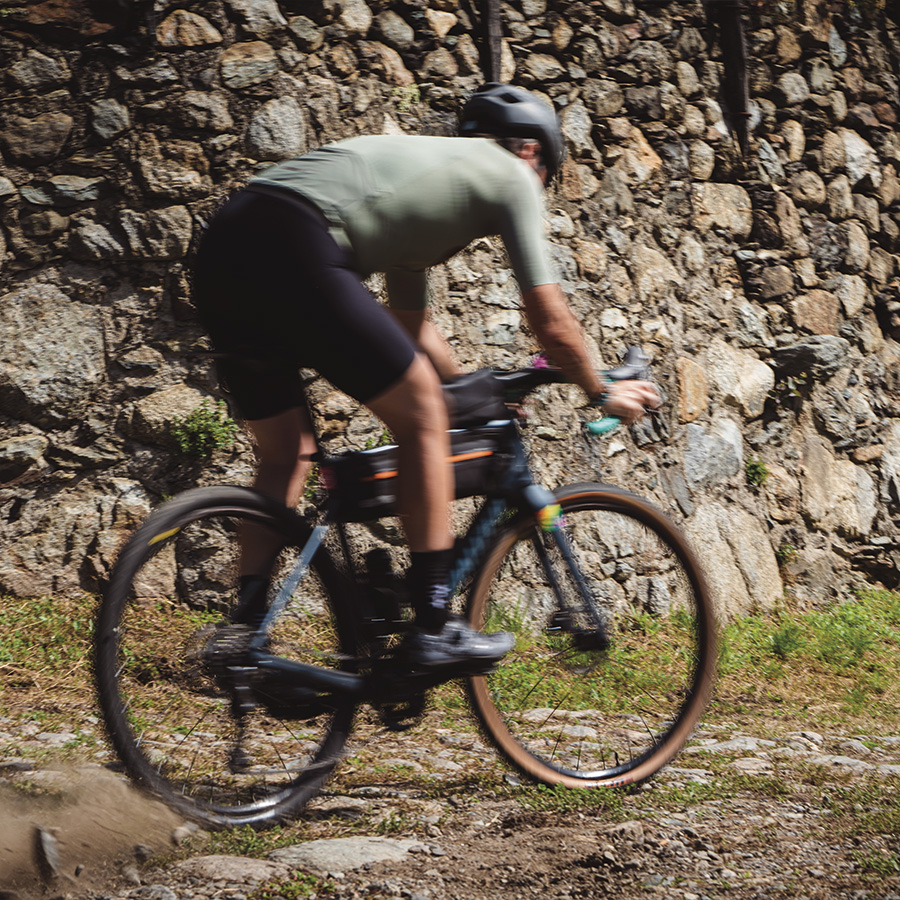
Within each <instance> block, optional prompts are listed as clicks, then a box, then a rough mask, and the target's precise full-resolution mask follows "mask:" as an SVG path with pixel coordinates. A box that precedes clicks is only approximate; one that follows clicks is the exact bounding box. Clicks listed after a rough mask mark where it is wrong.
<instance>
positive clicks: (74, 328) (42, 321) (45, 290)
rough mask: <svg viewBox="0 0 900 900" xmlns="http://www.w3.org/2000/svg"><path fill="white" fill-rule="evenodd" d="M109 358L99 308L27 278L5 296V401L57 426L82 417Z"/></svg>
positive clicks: (0, 308) (1, 340)
mask: <svg viewBox="0 0 900 900" xmlns="http://www.w3.org/2000/svg"><path fill="white" fill-rule="evenodd" d="M105 371H106V361H105V354H104V344H103V327H102V322H101V319H100V315H99V311H98V310H97V309H95V308H94V307H91V306H86V305H85V304H82V303H76V302H74V301H72V300H71V299H69V297H67V296H66V295H65V294H63V293H62V291H60V290H59V289H58V288H56V287H53V286H52V285H49V284H41V283H39V282H27V283H25V284H24V285H22V286H21V287H19V288H17V289H15V290H14V291H11V292H9V293H7V294H6V295H5V296H4V297H3V298H2V301H0V404H2V406H3V408H4V411H5V412H6V414H7V415H12V416H15V417H17V418H22V419H25V420H26V421H31V422H34V423H35V424H36V425H40V426H43V427H49V428H57V427H60V426H63V425H66V424H68V423H70V422H72V421H73V420H75V419H77V418H78V417H79V416H80V415H81V413H82V412H83V411H84V409H85V408H86V406H87V403H88V400H89V398H90V396H91V394H92V393H93V391H94V389H95V388H96V386H97V385H98V384H99V383H100V382H101V381H102V380H103V378H104V376H105Z"/></svg>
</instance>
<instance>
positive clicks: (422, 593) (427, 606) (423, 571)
mask: <svg viewBox="0 0 900 900" xmlns="http://www.w3.org/2000/svg"><path fill="white" fill-rule="evenodd" d="M452 556H453V550H452V549H449V550H431V551H428V552H425V553H411V554H410V559H411V564H410V567H409V594H410V600H411V602H412V607H413V610H415V613H416V624H417V625H419V627H420V628H424V629H425V630H426V631H435V632H436V631H440V630H441V629H442V628H443V627H444V625H445V624H446V622H447V618H448V617H449V615H450V589H449V586H448V584H447V579H448V576H449V575H450V560H451V558H452Z"/></svg>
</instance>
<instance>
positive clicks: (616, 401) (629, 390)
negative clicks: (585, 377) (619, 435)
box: [603, 381, 662, 425]
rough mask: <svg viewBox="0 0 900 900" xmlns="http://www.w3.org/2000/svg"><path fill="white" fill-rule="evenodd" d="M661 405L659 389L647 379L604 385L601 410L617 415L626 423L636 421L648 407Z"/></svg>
mask: <svg viewBox="0 0 900 900" xmlns="http://www.w3.org/2000/svg"><path fill="white" fill-rule="evenodd" d="M661 405H662V398H661V397H660V396H659V391H657V389H656V386H655V385H653V384H651V383H650V382H649V381H615V382H613V383H611V384H607V385H606V399H605V400H604V401H603V412H604V413H605V414H606V415H607V416H617V417H618V418H620V419H621V420H622V421H623V422H624V423H625V424H626V425H632V424H634V423H635V422H637V421H638V419H640V418H641V417H642V416H643V415H644V412H645V411H646V410H647V409H648V408H649V409H658V408H659V407H660V406H661Z"/></svg>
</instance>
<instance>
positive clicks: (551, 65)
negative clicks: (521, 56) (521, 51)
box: [525, 53, 566, 82]
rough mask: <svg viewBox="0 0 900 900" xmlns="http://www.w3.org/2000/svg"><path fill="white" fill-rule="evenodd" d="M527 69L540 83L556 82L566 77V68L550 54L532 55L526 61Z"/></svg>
mask: <svg viewBox="0 0 900 900" xmlns="http://www.w3.org/2000/svg"><path fill="white" fill-rule="evenodd" d="M525 68H526V69H527V70H528V72H529V73H530V74H531V75H532V76H533V77H534V78H535V79H537V80H538V81H541V82H546V81H556V80H557V79H560V78H563V77H564V76H565V75H566V68H565V66H563V64H562V63H561V62H560V61H559V60H558V59H557V58H556V57H555V56H550V54H549V53H532V54H530V55H529V56H528V58H527V59H526V60H525Z"/></svg>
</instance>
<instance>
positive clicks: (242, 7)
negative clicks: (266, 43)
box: [227, 0, 287, 38]
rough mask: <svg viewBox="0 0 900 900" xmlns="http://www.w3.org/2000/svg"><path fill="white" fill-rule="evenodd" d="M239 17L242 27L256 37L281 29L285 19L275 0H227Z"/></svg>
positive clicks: (285, 23) (267, 35)
mask: <svg viewBox="0 0 900 900" xmlns="http://www.w3.org/2000/svg"><path fill="white" fill-rule="evenodd" d="M227 2H228V5H229V6H230V7H231V8H232V9H233V10H234V11H235V12H236V13H237V14H238V15H239V16H240V17H241V20H242V22H243V25H244V28H246V29H247V31H249V32H250V33H251V34H254V35H256V36H257V37H261V38H266V37H269V36H271V35H273V34H275V33H276V32H279V31H281V30H282V29H283V28H284V27H285V26H286V25H287V20H286V19H285V17H284V16H283V15H282V14H281V10H280V9H279V8H278V4H277V3H275V0H227Z"/></svg>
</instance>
